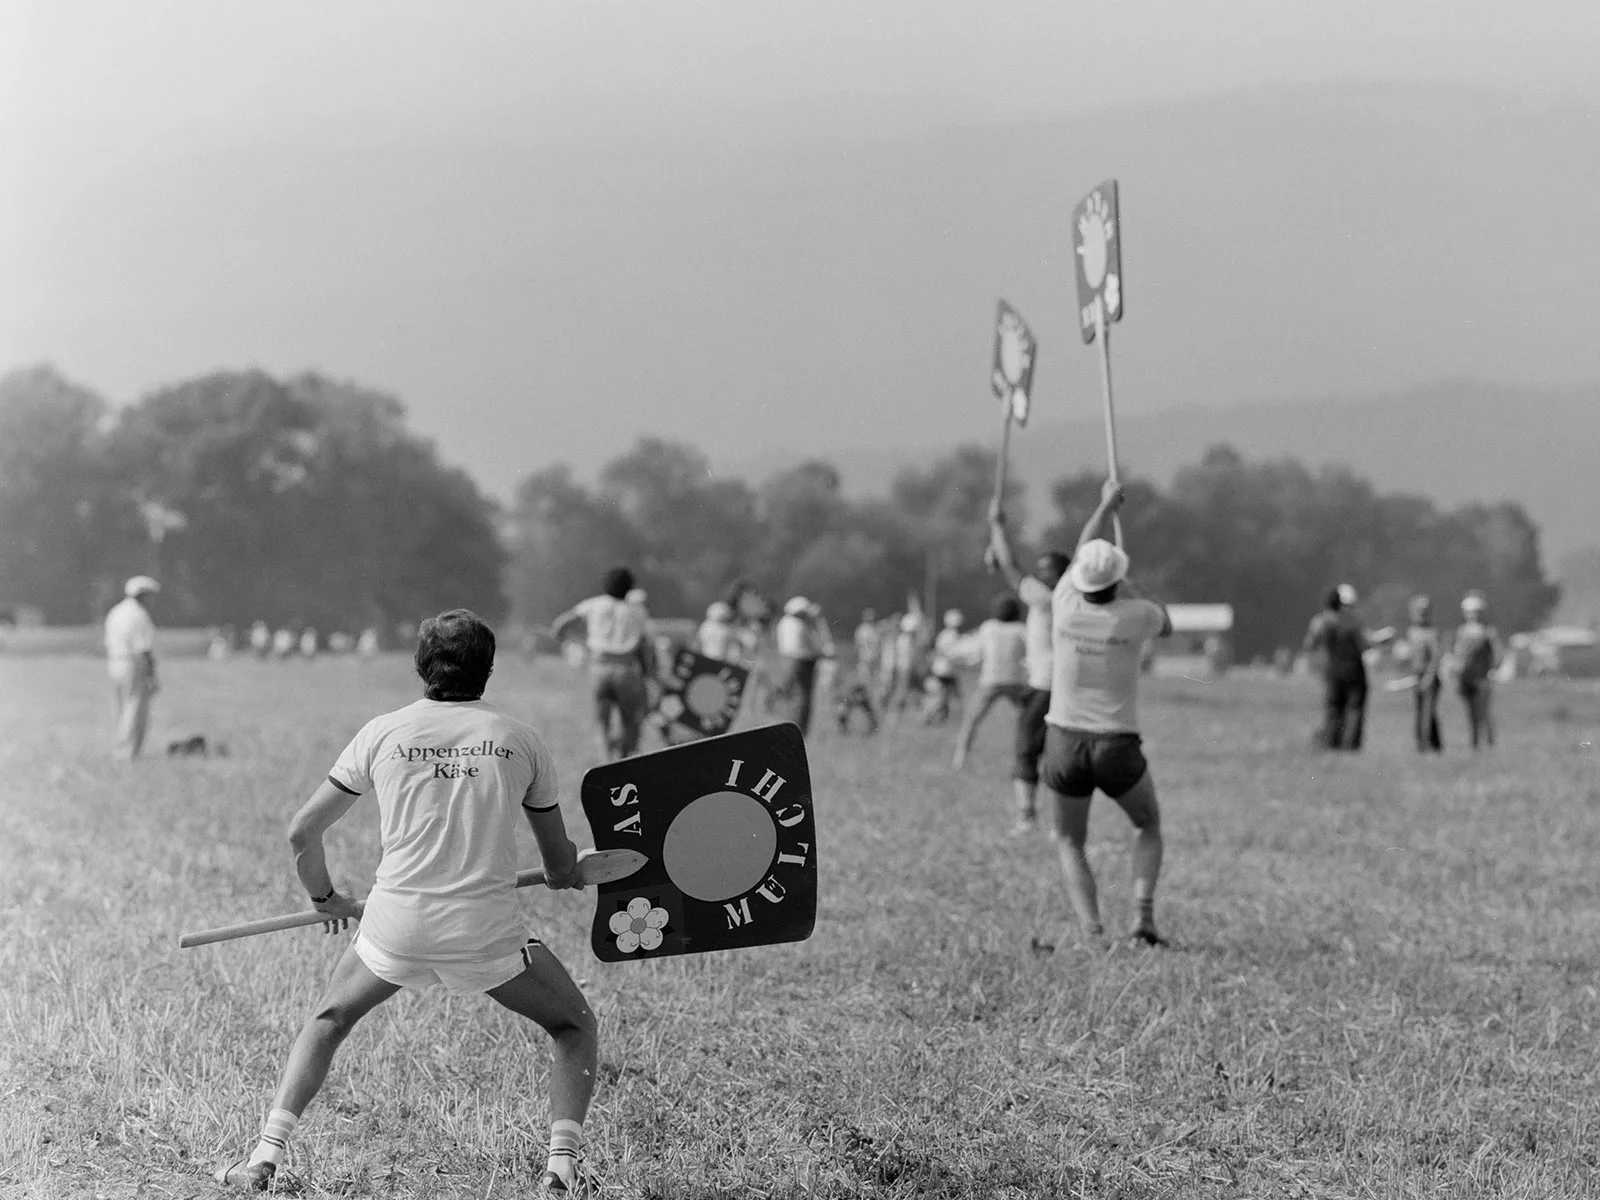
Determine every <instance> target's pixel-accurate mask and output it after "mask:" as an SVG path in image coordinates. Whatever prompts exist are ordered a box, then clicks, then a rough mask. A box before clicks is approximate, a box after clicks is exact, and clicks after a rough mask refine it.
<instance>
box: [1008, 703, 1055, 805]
mask: <svg viewBox="0 0 1600 1200" xmlns="http://www.w3.org/2000/svg"><path fill="white" fill-rule="evenodd" d="M1018 703H1019V704H1021V706H1022V707H1021V711H1019V712H1018V713H1017V746H1016V750H1017V760H1016V764H1015V765H1014V766H1013V767H1012V769H1011V778H1013V779H1020V780H1022V781H1023V782H1024V783H1038V782H1039V760H1040V759H1041V758H1042V757H1044V730H1045V724H1044V716H1045V714H1046V713H1047V712H1049V711H1050V689H1049V688H1027V689H1026V690H1025V691H1024V692H1023V693H1022V698H1021V700H1020V701H1019V702H1018Z"/></svg>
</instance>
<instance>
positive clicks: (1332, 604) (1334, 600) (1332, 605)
mask: <svg viewBox="0 0 1600 1200" xmlns="http://www.w3.org/2000/svg"><path fill="white" fill-rule="evenodd" d="M1343 607H1344V601H1343V600H1342V599H1341V598H1340V596H1339V589H1338V588H1334V589H1332V590H1331V591H1329V593H1328V608H1329V610H1330V611H1332V612H1338V611H1339V610H1340V609H1341V608H1343Z"/></svg>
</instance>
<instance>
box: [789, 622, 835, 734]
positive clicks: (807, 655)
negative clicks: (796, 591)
mask: <svg viewBox="0 0 1600 1200" xmlns="http://www.w3.org/2000/svg"><path fill="white" fill-rule="evenodd" d="M776 639H777V643H778V661H779V664H780V665H779V668H778V680H777V685H776V687H775V688H774V695H775V696H776V697H777V698H778V701H779V702H780V703H781V704H782V705H783V710H784V711H783V715H784V716H785V717H786V718H787V719H788V720H791V721H793V722H794V723H795V724H796V725H798V726H800V732H801V734H802V735H805V734H808V733H810V732H811V709H812V705H813V704H814V702H815V699H816V691H817V666H818V664H819V663H820V662H821V661H822V660H823V659H824V658H831V657H833V642H832V639H831V638H830V637H829V636H828V630H827V627H826V626H825V625H823V623H822V610H821V609H820V608H818V607H817V606H816V605H815V604H813V603H811V601H809V600H807V599H806V598H805V597H804V596H792V597H790V599H789V602H788V603H787V604H785V605H784V606H783V616H781V617H779V618H778V628H777V631H776Z"/></svg>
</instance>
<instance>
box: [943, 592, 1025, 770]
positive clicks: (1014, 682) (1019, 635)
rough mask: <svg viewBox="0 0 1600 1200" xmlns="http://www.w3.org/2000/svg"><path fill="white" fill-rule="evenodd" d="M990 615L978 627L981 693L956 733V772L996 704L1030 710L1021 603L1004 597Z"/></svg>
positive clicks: (1013, 597)
mask: <svg viewBox="0 0 1600 1200" xmlns="http://www.w3.org/2000/svg"><path fill="white" fill-rule="evenodd" d="M991 612H992V614H993V615H992V616H991V617H990V618H989V619H988V620H987V621H985V622H984V623H983V624H982V625H979V626H978V632H977V634H976V636H975V639H974V640H975V641H976V644H977V652H978V691H977V694H976V695H974V696H973V698H972V704H971V705H970V706H969V707H968V709H967V713H966V716H965V717H964V718H963V719H962V722H961V731H960V732H959V733H958V734H956V750H955V754H954V756H953V757H952V758H951V761H950V765H951V766H952V767H953V768H955V769H956V770H957V771H959V770H961V769H962V768H963V767H964V766H966V764H967V755H968V753H970V752H971V750H972V739H973V737H974V736H975V735H976V734H977V732H978V725H979V724H980V723H981V722H982V721H983V718H984V717H985V716H986V715H988V712H989V709H990V708H991V707H993V705H994V702H995V701H996V700H1000V699H1006V700H1009V701H1011V702H1012V703H1013V704H1015V705H1016V706H1017V711H1018V712H1021V711H1022V710H1023V709H1024V708H1026V707H1027V703H1028V694H1029V692H1030V691H1031V689H1030V688H1029V687H1028V631H1027V626H1026V624H1025V623H1024V622H1023V608H1022V601H1020V600H1018V599H1017V598H1016V597H1015V596H1001V597H1000V598H999V599H997V600H996V601H995V602H994V604H993V606H992V608H991Z"/></svg>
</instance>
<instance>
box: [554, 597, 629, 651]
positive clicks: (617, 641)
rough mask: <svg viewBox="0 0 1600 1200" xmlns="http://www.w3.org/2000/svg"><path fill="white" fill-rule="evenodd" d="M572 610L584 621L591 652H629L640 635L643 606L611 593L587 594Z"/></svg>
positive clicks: (587, 642)
mask: <svg viewBox="0 0 1600 1200" xmlns="http://www.w3.org/2000/svg"><path fill="white" fill-rule="evenodd" d="M572 611H573V612H575V613H577V614H578V615H579V616H581V617H582V618H583V619H584V621H586V622H587V623H588V629H589V633H588V637H587V638H586V640H585V643H586V644H587V645H588V647H589V652H590V653H591V654H632V653H633V652H634V651H635V650H637V649H638V648H639V639H640V638H642V637H644V631H645V614H644V610H643V609H641V608H640V607H639V606H638V605H637V604H629V603H628V602H627V601H626V600H618V599H617V598H616V597H615V596H590V597H589V599H587V600H584V601H581V602H580V603H578V604H577V605H576V606H574V608H573V610H572Z"/></svg>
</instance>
